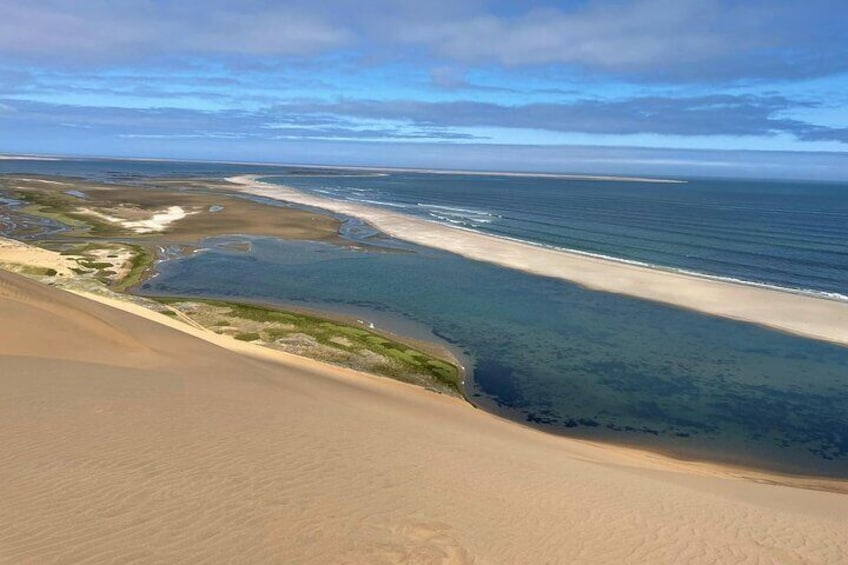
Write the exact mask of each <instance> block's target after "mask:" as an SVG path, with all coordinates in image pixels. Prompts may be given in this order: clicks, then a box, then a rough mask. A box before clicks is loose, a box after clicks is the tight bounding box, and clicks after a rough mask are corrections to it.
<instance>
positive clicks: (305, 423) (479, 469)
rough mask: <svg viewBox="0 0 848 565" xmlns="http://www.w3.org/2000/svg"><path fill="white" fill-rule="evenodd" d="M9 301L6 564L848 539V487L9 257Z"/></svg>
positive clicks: (412, 555) (1, 530)
mask: <svg viewBox="0 0 848 565" xmlns="http://www.w3.org/2000/svg"><path fill="white" fill-rule="evenodd" d="M100 300H106V299H100ZM106 302H109V301H108V300H106ZM110 304H111V305H110ZM113 306H120V308H122V309H123V311H122V310H119V309H116V308H115V307H113ZM136 314H142V315H143V316H146V317H147V318H149V319H146V318H145V317H142V316H140V315H136ZM0 321H2V323H0V445H2V448H3V456H2V458H0V500H2V501H3V503H2V504H0V562H4V563H22V562H30V563H47V562H54V561H59V562H65V563H77V562H87V563H105V562H114V561H122V562H131V561H133V560H135V561H137V562H143V563H152V562H160V563H176V562H192V563H195V562H209V563H223V562H242V563H265V562H279V563H321V564H324V563H396V562H413V563H464V562H465V563H471V562H475V563H567V562H575V563H653V564H656V563H688V562H703V563H729V562H734V563H739V562H744V563H766V562H781V563H786V562H790V563H794V562H819V563H838V562H845V560H846V559H848V536H846V535H845V532H846V531H848V495H844V494H838V493H835V492H825V491H817V490H806V489H799V488H791V487H787V486H781V485H773V484H762V483H757V482H753V481H750V480H743V479H741V478H737V477H734V476H733V475H734V472H732V471H730V470H727V469H722V468H720V467H715V466H707V465H694V464H687V463H683V462H675V461H672V460H668V459H664V458H662V457H659V456H650V455H645V454H642V453H639V452H637V451H632V450H625V449H620V448H614V447H609V446H595V445H592V444H588V443H583V442H579V441H575V440H569V439H566V438H561V437H554V436H549V435H547V434H544V433H541V432H537V431H534V430H531V429H528V428H524V427H522V426H519V425H516V424H513V423H510V422H506V421H503V420H500V419H498V418H496V417H495V416H492V415H490V414H487V413H484V412H482V411H479V410H474V409H472V408H470V407H469V406H468V405H466V404H464V403H462V402H461V401H458V400H455V399H451V398H448V397H444V396H440V395H436V394H433V393H430V392H427V391H424V390H421V389H417V388H415V387H412V386H408V385H404V384H401V383H397V382H394V381H389V380H385V379H379V378H376V377H370V376H368V375H363V374H360V373H355V372H353V371H346V370H342V369H338V368H333V367H329V366H325V365H321V364H318V363H316V362H312V361H306V360H303V359H299V358H296V357H292V356H287V355H285V354H282V353H278V352H273V351H270V350H264V349H261V348H258V347H256V346H252V345H250V344H243V343H240V342H236V341H235V340H231V339H228V338H223V337H221V336H216V335H214V334H210V333H208V332H202V331H201V330H196V329H193V328H190V327H188V326H185V325H180V323H179V322H177V321H175V320H170V319H168V318H167V317H165V316H159V315H156V314H153V313H150V312H148V311H144V310H142V309H141V308H140V307H136V306H133V305H129V304H125V303H109V304H105V303H98V302H94V301H92V300H90V299H87V298H84V297H81V296H76V295H72V294H69V293H66V292H63V291H60V290H57V289H55V288H50V287H47V286H44V285H41V284H39V283H36V282H33V281H30V280H28V279H24V278H21V277H20V276H17V275H12V274H8V273H0ZM169 326H170V327H169ZM175 328H182V330H184V331H178V330H177V329H175ZM201 337H202V338H203V339H201ZM820 486H829V487H831V488H839V486H840V485H839V484H835V483H831V484H829V485H824V484H823V485H820ZM842 486H843V487H844V483H843V484H842Z"/></svg>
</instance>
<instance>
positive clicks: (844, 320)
mask: <svg viewBox="0 0 848 565" xmlns="http://www.w3.org/2000/svg"><path fill="white" fill-rule="evenodd" d="M257 178H258V176H257V175H241V176H235V177H231V178H229V179H227V180H229V181H230V182H231V183H233V184H234V185H237V186H239V187H241V189H242V191H244V192H246V193H250V194H254V195H257V196H264V197H266V198H273V199H277V200H281V201H286V202H292V203H295V204H300V205H305V206H311V207H315V208H321V209H325V210H331V211H333V212H336V213H340V214H345V215H349V216H353V217H356V218H360V219H362V220H365V221H367V222H368V223H369V224H371V225H372V226H374V227H375V228H376V229H378V230H380V231H382V232H384V233H386V234H388V235H390V236H392V237H395V238H397V239H402V240H404V241H408V242H411V243H415V244H417V245H423V246H426V247H432V248H436V249H442V250H444V251H449V252H451V253H456V254H458V255H462V256H464V257H466V258H469V259H474V260H477V261H485V262H488V263H494V264H496V265H500V266H503V267H508V268H512V269H517V270H521V271H524V272H527V273H532V274H535V275H541V276H546V277H552V278H558V279H561V280H565V281H569V282H573V283H577V284H579V285H581V286H584V287H586V288H590V289H593V290H599V291H604V292H613V293H617V294H623V295H627V296H632V297H635V298H641V299H645V300H650V301H653V302H659V303H664V304H669V305H672V306H676V307H680V308H685V309H688V310H694V311H696V312H701V313H704V314H709V315H712V316H719V317H723V318H729V319H733V320H739V321H743V322H749V323H754V324H758V325H761V326H765V327H768V328H771V329H775V330H779V331H783V332H787V333H792V334H795V335H799V336H803V337H808V338H812V339H817V340H822V341H828V342H832V343H837V344H841V345H848V301H843V300H831V299H827V298H819V297H816V296H813V295H808V294H801V293H794V292H788V291H782V290H778V289H774V288H769V287H762V286H753V285H747V284H740V283H734V282H732V281H725V280H719V279H713V278H707V277H700V276H697V275H694V274H687V273H681V272H676V271H665V270H661V269H654V268H650V267H645V266H641V265H635V264H631V263H626V262H622V261H615V260H612V259H605V258H601V257H595V256H591V255H584V254H580V253H576V252H569V251H564V250H557V249H549V248H545V247H540V246H536V245H532V244H529V243H526V242H521V241H515V240H511V239H506V238H501V237H497V236H493V235H488V234H483V233H480V232H476V231H472V230H468V229H463V228H458V227H454V226H448V225H444V224H439V223H436V222H433V221H429V220H425V219H421V218H416V217H413V216H409V215H405V214H400V213H396V212H392V211H388V210H383V209H380V208H375V207H372V206H366V205H362V204H358V203H353V202H345V201H341V200H334V199H330V198H324V197H320V196H313V195H310V194H304V193H302V192H299V191H297V190H295V189H293V188H290V187H285V186H281V185H276V184H269V183H263V182H261V181H259V180H257Z"/></svg>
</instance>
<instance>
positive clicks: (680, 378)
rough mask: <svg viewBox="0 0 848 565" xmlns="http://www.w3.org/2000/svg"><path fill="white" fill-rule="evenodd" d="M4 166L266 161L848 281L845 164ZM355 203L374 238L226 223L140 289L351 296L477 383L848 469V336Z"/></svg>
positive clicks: (651, 427)
mask: <svg viewBox="0 0 848 565" xmlns="http://www.w3.org/2000/svg"><path fill="white" fill-rule="evenodd" d="M45 164H47V165H46V166H45ZM27 167H32V168H30V169H27V170H24V169H26V168H27ZM63 167H64V168H63ZM0 171H8V172H29V173H35V172H41V173H45V174H76V175H77V176H88V177H91V178H98V179H100V180H112V181H120V182H135V181H136V180H139V179H142V178H145V177H146V176H149V175H153V176H156V175H189V176H191V175H202V176H209V177H216V178H220V177H225V176H230V175H234V174H240V173H256V174H268V175H271V177H270V178H269V179H265V180H270V181H272V182H279V183H282V184H287V185H289V186H293V187H295V188H298V189H300V190H305V191H310V192H314V193H316V194H320V195H322V196H330V197H334V198H344V199H352V200H356V201H359V202H362V203H367V204H371V205H375V206H385V207H389V208H391V209H393V210H395V211H402V212H406V213H410V214H415V215H419V216H423V217H428V218H431V219H433V220H435V221H441V222H446V223H450V224H454V225H461V226H463V227H466V228H468V229H475V230H480V231H483V232H487V233H493V234H497V235H499V236H504V237H510V238H514V239H521V240H525V241H530V242H533V243H536V244H539V245H546V246H552V247H562V248H568V249H575V250H578V251H581V252H586V253H592V254H600V255H605V256H612V257H615V258H618V259H620V260H626V261H635V262H640V263H647V264H651V265H656V266H658V267H659V268H668V269H680V270H688V271H695V272H699V273H703V274H706V275H709V276H716V277H723V278H732V279H740V280H744V281H749V282H750V283H752V284H765V285H771V286H779V287H784V288H789V289H794V290H796V291H798V292H807V293H816V294H822V295H827V296H830V297H832V298H834V299H840V297H844V296H845V295H846V294H848V251H846V246H845V242H846V240H847V239H848V238H846V236H848V186H845V185H839V184H819V183H803V182H785V181H781V182H767V181H761V182H750V181H734V180H701V179H686V180H687V181H688V182H686V183H682V184H660V183H647V182H617V181H611V180H594V181H589V180H568V179H552V178H533V177H514V176H476V175H458V174H449V175H448V174H427V173H391V174H388V175H385V176H377V175H352V176H341V175H338V174H333V175H328V176H321V175H317V174H316V171H308V172H306V173H307V174H285V173H292V172H295V173H296V172H297V171H293V170H291V169H287V170H281V169H275V168H272V167H251V166H242V165H220V166H219V165H214V164H208V163H203V164H191V163H179V164H175V163H166V162H160V163H141V162H120V161H88V162H86V161H76V162H40V163H35V162H29V163H20V162H7V163H3V162H2V161H0ZM300 173H304V171H301V172H300ZM343 219H345V218H343ZM345 220H346V223H345V233H346V234H347V235H348V237H350V238H352V239H357V240H359V241H361V242H364V243H367V244H368V245H366V246H365V247H364V248H353V247H351V246H344V245H334V244H330V243H319V242H287V241H280V240H275V239H270V238H250V242H251V244H252V245H251V250H250V251H249V252H243V251H236V250H234V249H233V248H232V246H231V245H228V243H231V242H232V241H233V239H235V240H239V241H243V240H245V239H247V238H244V237H240V236H233V237H230V238H216V239H210V240H208V241H207V242H206V243H205V245H204V251H203V252H201V253H195V254H194V255H191V256H189V257H184V258H175V259H171V260H168V261H166V262H163V263H161V264H160V265H159V267H158V270H159V274H158V276H156V277H155V278H154V279H152V280H150V281H148V282H147V283H146V284H145V285H144V287H143V288H142V289H141V292H142V293H147V294H151V295H182V296H217V297H227V298H232V299H238V298H241V299H250V300H258V301H264V302H271V303H278V304H281V305H297V306H300V307H307V308H312V309H317V310H325V311H343V312H347V313H351V314H354V315H356V316H358V317H361V318H363V319H368V320H369V321H373V322H374V323H375V324H376V325H378V326H380V327H383V328H384V329H389V330H394V331H399V332H403V333H411V332H415V333H416V335H415V337H422V335H421V334H427V335H429V336H430V337H431V338H432V339H435V340H442V341H444V342H445V343H448V344H450V346H451V347H452V348H454V349H455V350H456V351H458V352H459V353H460V354H461V357H462V358H463V359H465V360H467V364H468V365H469V369H470V373H469V375H468V378H467V383H466V384H467V393H468V397H469V399H470V400H471V401H472V402H473V403H474V404H476V405H478V406H480V407H482V408H485V409H487V410H490V411H493V412H495V413H498V414H501V415H503V416H506V417H508V418H511V419H514V420H517V421H520V422H523V423H525V424H527V425H532V426H536V427H540V428H542V429H545V430H547V431H551V432H554V433H560V434H565V435H569V436H573V437H579V438H586V439H590V440H595V441H610V442H615V443H621V444H628V445H634V446H639V447H643V448H647V449H652V450H656V451H661V452H667V453H670V454H673V455H676V456H679V457H684V458H694V459H708V460H718V461H724V462H729V463H736V464H742V465H752V466H757V467H761V468H767V469H772V470H779V471H786V472H796V473H808V474H816V475H829V476H839V477H843V478H844V477H848V348H845V347H840V346H836V345H832V344H828V343H823V342H817V341H813V340H809V339H803V338H799V337H794V336H790V335H785V334H782V333H779V332H776V331H771V330H767V329H763V328H760V327H757V326H754V325H750V324H745V323H740V322H734V321H730V320H723V319H718V318H714V317H710V316H705V315H701V314H696V313H693V312H689V311H685V310H681V309H676V308H672V307H669V306H664V305H659V304H655V303H651V302H647V301H643V300H638V299H633V298H628V297H624V296H618V295H614V294H606V293H600V292H594V291H589V290H586V289H583V288H580V287H578V286H576V285H573V284H569V283H566V282H563V281H559V280H553V279H547V278H543V277H537V276H533V275H529V274H526V273H521V272H517V271H512V270H509V269H504V268H500V267H497V266H494V265H489V264H484V263H479V262H475V261H470V260H467V259H464V258H462V257H458V256H455V255H451V254H449V253H444V252H441V251H436V250H432V249H425V248H421V247H416V246H413V245H409V244H405V243H403V242H397V241H394V240H391V239H387V238H384V237H381V236H380V235H379V234H375V233H373V231H371V230H368V229H367V227H365V226H362V225H361V223H359V222H357V221H355V220H351V219H345Z"/></svg>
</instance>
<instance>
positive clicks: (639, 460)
mask: <svg viewBox="0 0 848 565" xmlns="http://www.w3.org/2000/svg"><path fill="white" fill-rule="evenodd" d="M0 249H5V250H6V252H7V256H6V259H7V260H8V259H11V258H12V256H13V255H17V256H18V259H19V260H20V262H21V263H22V264H32V265H39V266H41V265H45V264H49V265H50V266H54V267H57V269H60V270H61V269H62V268H63V267H65V266H66V265H63V263H65V264H70V263H71V261H72V260H71V259H70V258H67V257H63V256H60V255H59V254H58V253H56V252H53V251H49V250H46V249H42V248H39V247H34V246H32V245H30V244H27V243H23V242H19V241H17V240H13V239H8V238H4V237H2V236H0ZM45 261H47V262H46V263H45ZM3 272H4V270H3V269H0V273H3ZM27 278H30V277H27ZM36 282H37V283H38V284H39V285H42V286H51V287H53V288H56V289H57V290H60V291H63V292H66V293H69V294H73V295H76V296H80V297H82V298H85V299H86V300H91V301H94V302H98V303H101V304H105V305H107V306H110V307H111V308H114V309H118V310H121V311H123V312H126V313H129V314H133V315H135V316H138V317H141V318H144V319H146V320H150V321H153V322H156V323H158V324H160V325H163V326H166V327H169V328H172V329H176V330H179V331H180V332H182V333H185V334H188V335H191V336H193V337H196V338H199V339H202V340H203V341H206V342H209V343H212V344H214V345H217V346H219V347H222V348H224V349H227V350H230V351H234V352H236V353H239V354H245V355H248V356H251V357H257V358H262V359H271V360H281V361H284V362H286V363H293V362H294V363H296V364H297V365H298V366H299V367H312V368H313V369H315V370H316V371H317V370H321V371H325V370H327V371H341V372H342V373H345V374H350V375H354V376H355V377H356V378H366V379H367V380H369V381H374V382H376V383H377V385H376V386H380V385H379V383H381V382H384V381H385V382H387V383H391V384H389V385H387V386H394V384H399V385H402V386H405V387H410V388H414V389H415V390H418V391H420V392H421V393H424V394H430V395H431V396H432V397H434V398H452V399H453V400H455V401H457V402H459V403H461V404H462V405H464V406H465V407H466V408H467V409H470V410H471V411H473V412H475V413H480V414H485V415H487V416H488V417H491V418H494V419H496V420H498V421H500V422H503V423H507V424H509V425H511V426H516V427H518V428H521V429H528V430H533V431H534V432H536V433H539V434H543V435H545V436H549V437H552V438H558V439H557V440H556V441H563V442H566V445H567V444H569V443H570V442H574V443H573V444H572V445H582V446H591V448H592V449H596V450H599V452H601V453H608V454H610V455H611V456H613V457H616V458H618V457H621V458H622V461H621V464H624V465H627V464H628V462H629V463H630V464H635V465H637V466H642V465H644V464H646V463H648V464H650V465H651V466H652V467H654V466H656V467H657V468H659V469H661V470H664V471H670V472H680V473H684V474H686V475H696V476H701V475H708V476H713V477H719V478H725V479H733V480H741V481H746V482H752V483H762V484H772V485H779V486H786V487H791V488H800V489H806V490H815V491H822V492H830V493H838V494H843V495H848V478H840V477H834V476H830V475H815V474H803V473H793V472H786V471H780V470H773V469H769V468H768V467H765V466H763V467H758V466H755V465H753V464H752V465H745V464H736V463H731V462H725V461H720V460H716V459H710V458H708V457H699V456H697V455H684V454H682V453H677V452H675V451H674V450H673V449H660V448H651V447H647V446H642V445H638V444H633V443H628V442H617V441H614V440H610V441H606V440H597V439H588V438H581V437H575V436H572V435H568V434H565V433H557V432H556V431H554V430H551V429H549V428H545V427H541V426H535V425H532V424H528V423H525V422H519V421H516V420H515V419H513V418H510V417H509V416H507V415H506V414H504V413H501V412H500V411H498V410H490V409H487V408H484V407H482V406H478V405H477V404H476V403H475V402H474V400H473V399H472V398H471V397H469V396H467V395H465V394H464V393H465V390H464V388H465V387H464V386H463V387H462V388H463V390H462V391H461V392H462V396H452V395H446V394H444V393H441V392H439V391H436V390H433V389H429V388H428V387H425V386H422V385H420V384H415V383H410V382H405V381H403V380H398V379H395V378H392V377H387V376H385V375H378V374H374V373H369V372H363V371H361V370H357V369H354V368H350V367H344V366H340V365H336V364H332V363H327V362H325V361H321V360H318V359H313V358H310V357H307V356H304V355H299V354H296V353H289V352H286V351H281V350H279V349H274V348H270V347H267V346H264V345H260V344H258V343H250V342H245V341H240V340H238V339H236V338H234V337H232V336H228V335H225V334H219V333H216V332H214V331H212V330H211V329H209V328H207V327H201V326H199V325H192V324H189V323H186V321H185V320H182V319H180V318H171V317H169V316H168V315H166V314H164V313H162V312H160V311H156V310H154V309H151V308H150V307H149V306H145V305H143V304H142V303H144V302H158V300H157V298H156V297H147V296H144V295H137V294H132V293H127V292H114V291H109V290H108V289H105V288H104V289H103V292H101V291H97V292H95V290H94V289H92V288H88V287H84V286H80V287H75V286H66V285H55V286H54V285H52V284H51V285H47V284H46V283H44V282H41V281H39V280H36ZM183 299H184V300H185V301H187V302H191V301H199V302H202V301H204V300H211V301H215V300H218V299H216V298H214V297H213V298H204V297H184V298H183ZM232 303H233V304H241V303H242V302H238V301H236V302H232ZM243 303H244V304H251V303H252V304H257V305H261V307H271V308H279V309H280V311H283V312H285V307H284V306H279V305H272V304H266V303H261V302H258V303H257V302H251V301H246V302H243ZM293 311H294V312H297V309H293ZM310 314H311V313H309V314H307V315H310ZM322 315H323V314H322ZM343 318H344V314H341V315H340V316H338V319H339V321H341V320H342V319H343ZM330 319H332V317H331V318H330ZM387 333H388V334H389V335H392V334H391V332H387ZM410 344H412V343H410ZM454 361H457V367H458V368H459V369H460V370H461V373H460V379H464V378H465V374H464V373H465V368H464V367H463V365H462V364H461V363H459V362H458V360H457V359H456V358H454Z"/></svg>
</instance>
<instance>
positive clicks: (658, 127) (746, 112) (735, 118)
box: [273, 95, 842, 140]
mask: <svg viewBox="0 0 848 565" xmlns="http://www.w3.org/2000/svg"><path fill="white" fill-rule="evenodd" d="M810 105H812V103H811V102H799V101H793V100H789V99H787V98H785V97H783V96H779V95H771V96H751V95H710V96H698V97H686V98H674V97H659V96H652V97H639V98H630V99H624V100H611V101H610V100H578V101H576V102H573V103H563V104H556V103H534V104H524V105H504V104H493V103H484V102H468V101H461V102H420V101H413V100H395V101H377V100H346V101H339V102H334V103H323V102H319V103H288V104H279V105H276V106H275V107H274V108H273V113H278V114H280V115H283V116H288V115H297V116H309V117H312V119H329V118H328V117H330V116H336V117H339V116H345V117H350V118H359V119H374V120H385V119H389V120H397V121H405V122H409V123H412V124H418V125H428V126H439V127H455V128H462V127H500V128H523V129H536V130H546V131H557V132H578V133H589V134H616V135H630V134H642V133H651V134H660V135H700V136H705V135H706V136H709V135H735V136H762V135H773V134H776V133H789V134H792V135H795V136H797V137H799V138H803V139H814V137H810V136H817V137H815V139H820V140H822V139H842V137H841V136H842V133H841V132H840V131H839V130H837V129H835V128H827V127H823V126H813V125H811V124H807V123H805V122H802V121H799V120H794V119H788V118H785V117H782V114H783V113H785V112H786V111H788V110H791V109H793V108H798V107H802V106H810ZM829 134H832V135H833V137H830V138H829V137H828V135H829Z"/></svg>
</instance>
